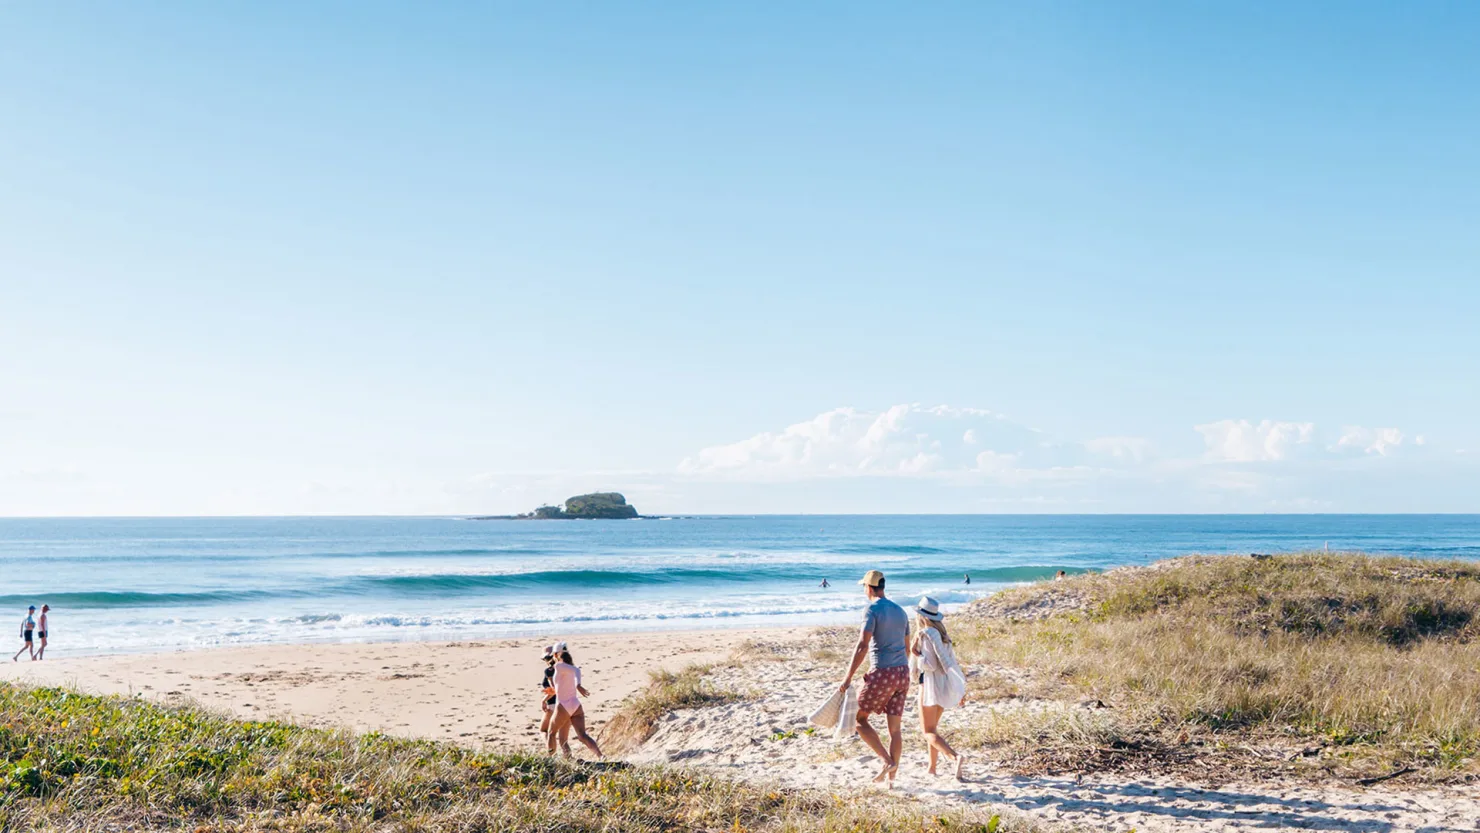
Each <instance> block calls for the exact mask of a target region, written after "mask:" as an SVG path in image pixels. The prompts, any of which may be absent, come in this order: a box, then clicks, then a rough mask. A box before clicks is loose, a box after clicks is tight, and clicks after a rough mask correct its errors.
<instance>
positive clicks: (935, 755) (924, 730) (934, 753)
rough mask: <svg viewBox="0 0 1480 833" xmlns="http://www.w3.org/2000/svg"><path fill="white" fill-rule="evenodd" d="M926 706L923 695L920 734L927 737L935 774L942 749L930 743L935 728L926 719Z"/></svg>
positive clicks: (927, 746)
mask: <svg viewBox="0 0 1480 833" xmlns="http://www.w3.org/2000/svg"><path fill="white" fill-rule="evenodd" d="M926 708H928V707H927V706H926V705H925V702H924V697H923V696H922V697H921V702H920V734H922V735H924V736H925V738H926V741H925V749H926V750H928V751H929V752H930V774H931V775H934V774H935V766H936V764H937V763H938V762H939V761H940V750H938V749H936V748H935V746H934V745H932V744H931V743H930V740H929V738H930V733H931V732H932V731H933V729H932V728H931V727H930V724H928V723H927V722H926V721H925V709H926Z"/></svg>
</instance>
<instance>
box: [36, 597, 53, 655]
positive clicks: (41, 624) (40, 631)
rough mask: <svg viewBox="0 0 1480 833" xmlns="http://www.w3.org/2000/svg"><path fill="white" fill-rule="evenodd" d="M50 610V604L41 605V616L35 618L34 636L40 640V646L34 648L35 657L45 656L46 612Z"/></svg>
mask: <svg viewBox="0 0 1480 833" xmlns="http://www.w3.org/2000/svg"><path fill="white" fill-rule="evenodd" d="M50 610H51V605H42V606H41V618H40V619H38V620H36V638H37V639H40V640H41V647H40V648H37V649H36V659H45V658H46V614H47V612H48V611H50Z"/></svg>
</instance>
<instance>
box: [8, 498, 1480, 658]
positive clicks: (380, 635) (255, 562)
mask: <svg viewBox="0 0 1480 833" xmlns="http://www.w3.org/2000/svg"><path fill="white" fill-rule="evenodd" d="M1328 544H1329V546H1330V547H1331V548H1332V549H1362V550H1367V551H1370V552H1386V553H1398V554H1404V555H1413V556H1434V557H1451V558H1466V559H1472V558H1480V515H1204V516H1195V515H1167V516H1128V515H1077V516H1053V515H1027V516H1005V515H971V516H935V515H932V516H858V515H852V516H790V517H788V516H758V517H703V518H673V519H661V520H660V519H643V520H634V521H471V520H465V519H459V518H179V519H97V518H76V519H0V615H11V616H12V617H13V618H14V619H15V620H16V621H17V622H18V621H19V620H20V618H21V617H22V616H23V615H24V614H25V608H26V606H27V605H29V604H36V605H38V606H39V605H41V604H42V603H47V604H50V605H51V606H52V608H53V615H52V636H53V643H52V648H51V649H50V650H49V652H48V656H51V655H52V654H55V655H58V656H61V655H69V654H70V655H76V654H95V653H114V652H132V651H147V650H175V649H181V648H199V647H210V646H216V645H230V644H254V643H286V642H305V641H309V642H311V641H357V640H399V639H465V638H478V637H494V636H504V635H519V634H544V633H558V634H573V633H579V632H582V631H592V630H608V631H612V630H651V629H661V628H706V627H746V626H773V625H777V626H779V625H795V624H813V623H832V622H844V623H846V622H852V621H854V620H855V619H856V617H857V611H858V609H859V593H858V588H857V587H856V586H855V585H854V581H856V579H857V578H858V577H859V576H860V575H861V574H862V573H863V572H864V571H865V570H869V569H875V568H877V569H880V570H883V571H884V572H885V574H886V575H887V576H888V577H889V590H890V595H891V596H894V597H896V598H901V597H916V596H919V595H920V594H923V593H928V594H930V595H933V596H936V597H937V598H938V599H940V600H941V601H942V602H945V603H947V604H948V605H959V604H961V603H963V602H966V601H969V600H970V599H972V598H974V597H976V596H978V595H982V594H985V593H989V592H991V591H992V590H995V589H998V588H1001V587H1003V586H1005V585H1010V584H1014V583H1019V582H1025V581H1032V580H1035V579H1040V578H1045V577H1048V576H1051V575H1053V573H1054V572H1055V571H1056V570H1059V569H1065V570H1068V571H1070V572H1075V571H1081V570H1101V569H1105V568H1108V567H1113V566H1117V565H1121V564H1141V563H1146V562H1148V561H1152V560H1156V559H1159V558H1165V557H1168V556H1174V555H1181V554H1185V553H1189V552H1208V553H1247V552H1279V551H1286V550H1292V549H1301V548H1314V549H1320V548H1322V547H1324V546H1326V545H1328ZM967 573H969V574H970V575H971V579H972V581H971V583H970V584H969V585H967V584H966V583H965V582H964V581H963V576H964V575H965V574H967ZM823 578H827V579H828V580H829V581H830V582H831V583H832V585H833V586H832V587H831V588H827V589H823V588H821V587H819V586H818V584H819V582H820V581H821V580H822V579H823Z"/></svg>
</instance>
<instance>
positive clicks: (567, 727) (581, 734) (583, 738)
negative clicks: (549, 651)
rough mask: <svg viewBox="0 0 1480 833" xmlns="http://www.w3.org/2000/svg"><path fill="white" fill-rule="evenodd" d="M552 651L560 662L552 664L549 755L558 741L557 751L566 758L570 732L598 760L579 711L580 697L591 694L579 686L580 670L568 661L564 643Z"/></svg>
mask: <svg viewBox="0 0 1480 833" xmlns="http://www.w3.org/2000/svg"><path fill="white" fill-rule="evenodd" d="M555 652H556V654H557V655H558V657H559V660H560V661H559V662H557V663H555V673H554V681H555V720H554V722H553V723H551V724H550V737H549V749H550V752H551V753H552V754H553V753H554V752H555V743H556V742H557V741H559V743H560V751H561V752H562V753H563V754H564V755H565V757H567V758H569V757H570V732H571V730H572V729H574V730H575V733H576V740H579V741H580V742H581V743H583V744H585V745H586V748H587V749H589V750H591V754H593V755H595V756H596V757H597V758H600V757H601V747H599V746H597V745H596V741H594V740H592V739H591V736H590V735H588V734H586V712H585V710H584V709H582V708H581V698H582V697H590V696H591V692H589V691H587V690H586V689H585V688H583V687H582V686H581V669H579V668H577V667H576V664H575V661H574V660H572V659H571V657H570V651H568V650H566V647H565V643H564V642H561V643H558V644H557V645H556V646H555Z"/></svg>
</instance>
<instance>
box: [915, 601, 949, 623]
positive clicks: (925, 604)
mask: <svg viewBox="0 0 1480 833" xmlns="http://www.w3.org/2000/svg"><path fill="white" fill-rule="evenodd" d="M915 612H916V613H918V614H920V615H921V616H924V617H925V618H926V619H931V620H934V621H936V622H939V621H940V620H941V619H943V618H945V617H944V616H943V615H942V614H941V612H940V603H939V602H937V601H936V600H935V599H932V598H930V597H929V596H921V597H920V604H918V605H916V606H915Z"/></svg>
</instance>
